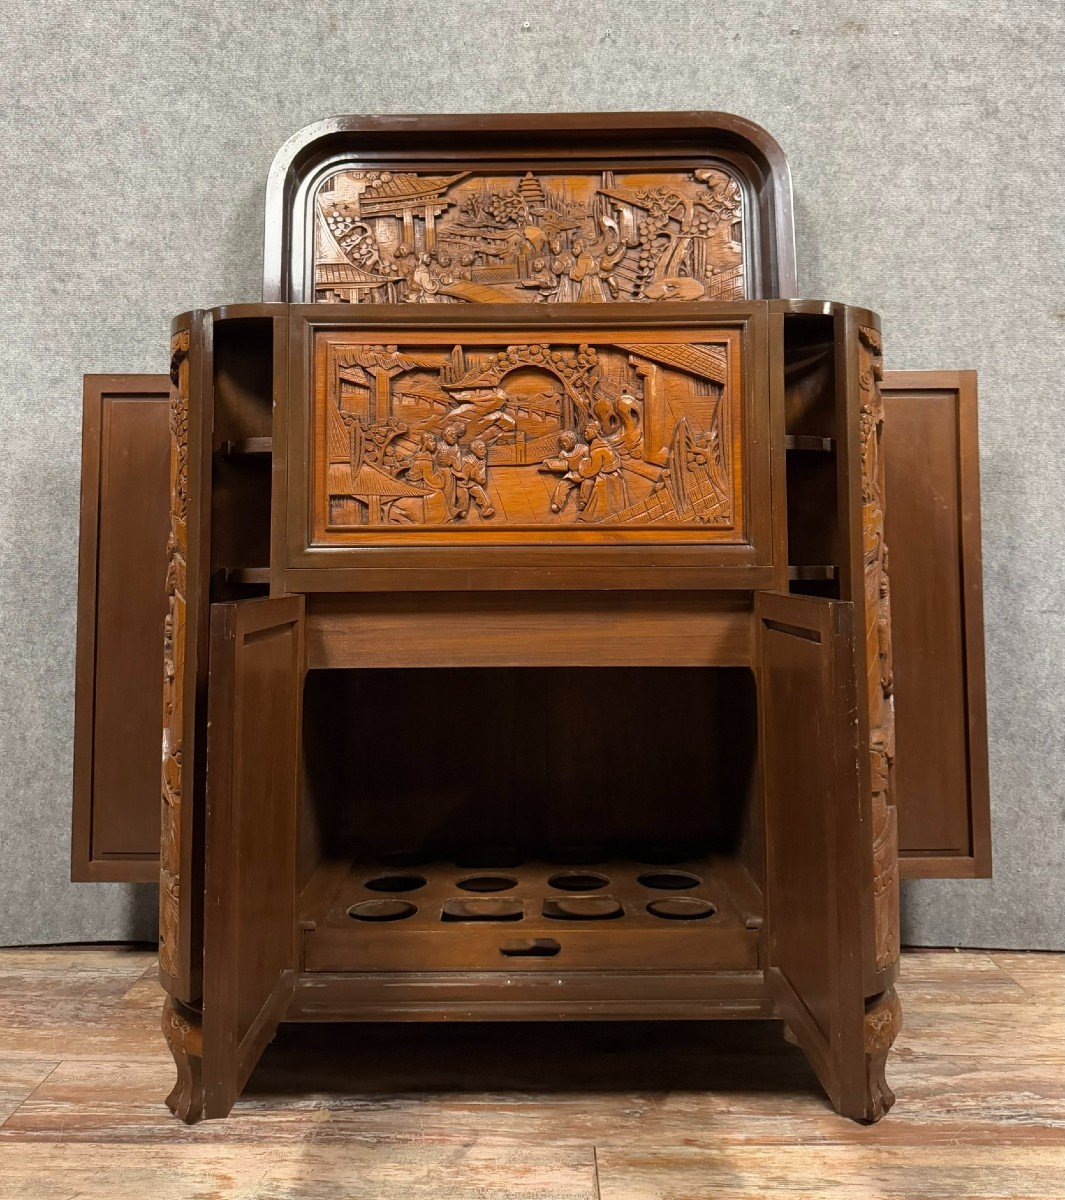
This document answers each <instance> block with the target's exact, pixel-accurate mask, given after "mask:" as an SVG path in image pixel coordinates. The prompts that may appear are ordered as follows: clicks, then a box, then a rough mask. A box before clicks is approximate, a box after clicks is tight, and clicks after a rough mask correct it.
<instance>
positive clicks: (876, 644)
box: [858, 326, 899, 968]
mask: <svg viewBox="0 0 1065 1200" xmlns="http://www.w3.org/2000/svg"><path fill="white" fill-rule="evenodd" d="M858 338H859V347H858V349H859V388H860V411H861V456H862V538H863V554H864V562H865V645H866V654H865V661H866V671H867V678H866V684H867V687H866V696H867V703H868V706H869V753H870V769H871V776H872V801H873V803H872V819H873V870H874V879H873V913H874V933H875V939H876V945H875V952H876V965H877V967H879V968H884V967H888V966H890V965H891V964H892V963H893V962H895V960H896V959H897V958H898V956H899V868H898V824H897V817H896V810H895V806H894V805H893V804H892V803H891V789H892V773H893V767H894V759H895V709H894V698H893V694H892V692H893V685H892V674H891V600H890V593H889V587H888V551H887V546H886V545H885V544H884V466H883V462H882V460H881V453H880V441H881V433H882V430H883V424H884V408H883V401H882V398H881V394H880V381H881V379H882V378H883V358H882V350H881V341H880V334H879V332H878V331H877V330H875V329H871V328H868V327H866V326H861V327H860V328H859V330H858Z"/></svg>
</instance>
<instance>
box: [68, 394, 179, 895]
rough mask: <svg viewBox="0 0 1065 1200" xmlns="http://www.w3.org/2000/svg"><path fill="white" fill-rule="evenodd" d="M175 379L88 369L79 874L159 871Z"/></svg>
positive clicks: (109, 878)
mask: <svg viewBox="0 0 1065 1200" xmlns="http://www.w3.org/2000/svg"><path fill="white" fill-rule="evenodd" d="M169 398H170V381H169V379H168V378H167V376H166V375H86V376H85V385H84V406H83V410H82V411H83V415H82V458H81V531H80V544H79V556H78V559H79V561H78V648H77V666H76V680H75V699H74V804H73V830H72V837H71V867H70V875H71V879H73V880H75V881H93V882H130V883H150V882H153V881H154V880H156V879H157V878H158V874H159V746H160V740H161V728H162V714H163V690H162V675H163V621H164V618H165V616H166V592H165V578H166V535H167V529H168V526H169V512H170V494H169V489H168V487H167V464H168V461H169V455H170V432H169V421H168V416H169V411H170V409H169Z"/></svg>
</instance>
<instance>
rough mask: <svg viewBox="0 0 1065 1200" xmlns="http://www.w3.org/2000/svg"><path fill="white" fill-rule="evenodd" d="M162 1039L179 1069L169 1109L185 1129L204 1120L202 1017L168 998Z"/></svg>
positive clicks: (164, 1010)
mask: <svg viewBox="0 0 1065 1200" xmlns="http://www.w3.org/2000/svg"><path fill="white" fill-rule="evenodd" d="M163 1036H164V1037H165V1038H166V1044H167V1045H168V1046H169V1047H170V1053H171V1054H172V1055H173V1056H174V1062H175V1064H176V1065H177V1082H176V1083H175V1084H174V1090H173V1091H172V1092H171V1093H170V1095H169V1096H167V1098H166V1106H167V1108H169V1109H170V1111H171V1112H172V1113H173V1114H174V1116H175V1117H180V1118H181V1119H182V1120H183V1121H184V1122H185V1124H186V1125H195V1124H196V1122H197V1121H198V1120H200V1118H201V1117H202V1116H203V1027H202V1025H201V1021H200V1014H199V1013H197V1012H194V1011H193V1010H192V1009H191V1008H187V1007H186V1006H185V1005H184V1004H181V1003H180V1002H179V1001H177V1000H175V999H174V998H173V997H172V996H167V998H166V1001H165V1002H164V1004H163Z"/></svg>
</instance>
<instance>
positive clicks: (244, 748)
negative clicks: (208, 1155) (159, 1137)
mask: <svg viewBox="0 0 1065 1200" xmlns="http://www.w3.org/2000/svg"><path fill="white" fill-rule="evenodd" d="M303 672H304V649H303V598H302V597H300V596H282V597H277V598H275V599H264V600H243V601H238V602H236V603H227V604H215V605H212V607H211V668H210V700H209V706H210V707H209V714H208V716H209V727H210V728H209V734H208V744H207V822H206V873H205V890H206V900H205V913H204V972H203V1051H202V1056H203V1064H202V1069H203V1100H204V1106H203V1107H204V1115H205V1116H207V1117H224V1116H225V1115H226V1114H227V1113H228V1112H229V1110H230V1109H231V1108H232V1106H233V1102H234V1101H235V1100H236V1098H237V1096H238V1095H239V1094H240V1091H241V1088H243V1086H244V1084H245V1082H246V1081H247V1079H248V1076H249V1075H250V1074H251V1072H252V1070H253V1069H254V1067H255V1064H256V1062H257V1061H258V1059H259V1056H260V1054H262V1052H263V1049H264V1048H265V1047H266V1045H267V1043H268V1042H269V1041H270V1040H271V1038H272V1037H273V1036H274V1033H275V1031H276V1029H277V1025H278V1022H279V1021H280V1020H281V1017H282V1016H283V1015H284V1012H285V1009H286V1008H287V1007H288V1003H289V1001H290V999H291V998H292V992H293V987H294V984H295V974H296V965H297V963H296V855H295V847H296V819H297V817H296V813H297V780H298V778H299V759H300V724H301V706H302V694H303Z"/></svg>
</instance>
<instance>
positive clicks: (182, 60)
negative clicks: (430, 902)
mask: <svg viewBox="0 0 1065 1200" xmlns="http://www.w3.org/2000/svg"><path fill="white" fill-rule="evenodd" d="M0 16H2V17H3V18H4V19H3V21H2V25H3V28H4V33H3V35H2V38H0V204H2V206H3V221H2V225H0V305H2V308H0V311H2V318H0V320H2V325H0V331H2V349H0V944H3V943H17V942H27V943H30V942H59V941H76V940H97V939H122V938H129V937H140V938H151V937H153V936H154V930H153V920H154V907H155V897H154V894H153V889H150V888H132V887H119V886H101V885H95V886H94V885H85V884H82V885H72V884H70V883H68V882H67V870H68V867H67V864H68V854H69V819H68V818H69V790H70V746H71V729H72V691H73V663H74V610H75V586H76V543H77V521H78V511H77V509H78V468H79V455H80V395H81V376H82V374H83V373H84V372H90V371H164V370H166V366H167V339H168V326H169V321H170V317H171V315H172V314H174V313H177V312H179V311H181V310H183V309H186V308H190V307H194V306H206V305H211V304H215V303H218V302H221V301H237V300H255V299H258V298H259V295H260V288H261V274H260V272H261V245H260V241H261V228H262V205H263V190H264V184H265V180H266V174H267V169H268V167H269V165H270V161H271V159H272V157H273V154H274V152H275V151H276V150H277V148H278V147H279V146H280V145H281V143H282V142H283V141H284V140H285V138H286V137H288V135H289V134H291V133H292V132H294V131H295V130H296V129H298V128H300V127H301V126H303V125H305V124H307V123H309V122H311V121H313V120H316V119H318V118H320V117H323V116H327V115H332V114H335V113H344V112H355V113H359V112H363V113H374V112H380V113H389V112H477V111H485V112H493V111H511V110H525V111H542V110H552V109H557V110H570V109H573V110H593V111H594V110H599V109H622V110H624V109H633V110H638V109H723V110H726V111H731V112H735V113H740V114H742V115H745V116H747V117H750V118H752V119H753V120H755V121H757V122H759V123H760V124H762V125H764V126H765V127H766V128H767V129H769V130H770V132H772V133H773V134H774V136H776V137H777V139H778V140H779V141H780V143H781V144H782V145H783V147H784V149H785V152H786V153H787V154H788V156H789V158H790V160H791V165H792V170H793V174H794V181H795V200H796V220H797V227H798V263H799V283H800V289H801V293H802V294H804V295H808V296H812V297H825V298H831V299H838V300H844V301H851V302H854V303H859V304H866V305H869V306H871V307H873V308H875V309H876V310H878V311H879V312H880V313H881V315H882V317H883V320H884V330H885V335H886V336H885V342H886V357H887V365H888V367H889V368H895V369H918V368H954V367H975V368H976V369H978V370H979V372H980V400H981V423H980V424H981V439H982V448H981V467H982V471H983V517H984V538H985V543H984V544H985V560H984V561H985V578H986V601H987V648H988V683H989V704H990V713H989V718H990V727H991V782H992V791H993V805H994V839H995V847H994V848H995V878H994V880H993V881H990V882H979V883H939V882H922V883H920V884H913V885H910V886H908V887H907V888H906V896H905V902H906V903H905V920H904V934H905V937H906V939H907V940H908V941H909V942H911V943H917V944H929V945H970V946H1004V947H1030V948H1055V947H1056V948H1062V947H1063V946H1065V929H1063V920H1065V829H1063V824H1065V815H1063V810H1065V797H1063V784H1062V780H1063V778H1065V769H1063V768H1065V762H1063V758H1065V755H1063V733H1062V725H1063V705H1062V699H1061V691H1060V687H1061V685H1060V680H1061V675H1062V671H1061V661H1062V651H1063V647H1065V628H1063V622H1062V600H1061V593H1062V587H1063V583H1065V575H1063V571H1062V557H1063V555H1062V541H1063V535H1065V521H1063V516H1062V514H1063V512H1065V479H1063V472H1062V450H1061V418H1062V384H1061V377H1062V363H1063V361H1065V353H1063V351H1065V288H1063V286H1062V285H1063V282H1065V281H1063V271H1062V263H1063V261H1065V222H1063V219H1062V212H1061V208H1062V199H1063V191H1062V168H1063V166H1065V163H1063V155H1062V145H1063V143H1065V87H1063V84H1065V78H1063V69H1062V64H1063V62H1065V6H1063V5H1062V4H1061V3H1060V0H1028V2H1023V0H1022V2H1016V0H979V2H964V0H905V2H903V3H896V4H891V5H881V6H876V7H875V8H874V7H873V6H871V5H869V4H868V3H867V2H866V0H840V2H838V3H832V2H831V0H817V2H814V3H801V2H796V0H756V2H750V0H749V2H747V3H740V2H736V0H734V2H733V3H728V4H726V3H721V2H718V0H714V2H701V3H683V2H680V0H670V2H669V3H668V4H650V3H646V2H641V3H631V4H628V3H611V2H609V0H581V2H580V3H561V2H558V0H536V2H532V0H530V2H528V3H498V4H484V3H475V2H468V0H435V2H433V0H421V2H416V3H393V4H384V3H379V4H370V3H367V2H366V0H353V2H350V3H341V2H339V0H316V2H315V3H313V4H307V3H304V2H301V0H275V2H272V3H271V2H266V3H251V2H246V3H234V2H233V0H183V2H182V3H177V4H175V3H173V2H172V0H167V2H166V3H157V2H155V0H148V2H145V3H138V2H134V0H44V2H43V3H38V4H29V3H21V2H13V0H0Z"/></svg>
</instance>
